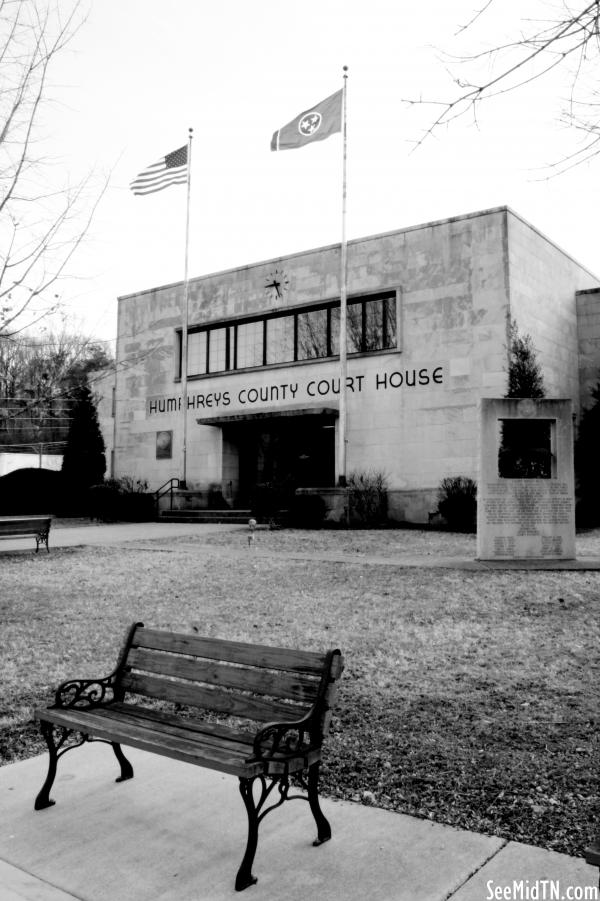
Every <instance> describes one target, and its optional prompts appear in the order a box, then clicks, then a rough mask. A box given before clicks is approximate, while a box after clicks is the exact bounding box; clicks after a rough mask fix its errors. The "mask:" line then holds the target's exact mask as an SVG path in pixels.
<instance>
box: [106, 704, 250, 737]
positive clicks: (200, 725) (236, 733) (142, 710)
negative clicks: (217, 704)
mask: <svg viewBox="0 0 600 901" xmlns="http://www.w3.org/2000/svg"><path fill="white" fill-rule="evenodd" d="M110 706H111V710H116V711H119V714H120V713H121V712H123V713H124V714H125V715H127V716H128V717H132V718H135V719H138V720H142V721H143V720H147V719H151V720H153V721H155V722H162V723H168V724H170V725H173V726H179V725H183V726H184V728H185V729H186V731H188V732H190V733H194V732H201V733H202V734H205V735H214V736H215V737H216V738H219V737H221V738H229V739H231V740H232V741H237V742H239V743H240V744H244V745H247V744H250V745H251V744H252V742H253V740H254V735H255V733H254V732H248V731H244V730H243V729H234V728H232V727H230V726H224V725H222V724H221V723H209V722H207V721H206V720H204V719H196V718H194V719H191V718H189V719H188V718H185V719H183V718H182V717H181V716H180V715H179V714H176V713H166V712H165V711H164V710H156V709H152V708H151V707H143V706H142V705H141V704H125V703H119V702H117V703H114V704H111V705H110Z"/></svg>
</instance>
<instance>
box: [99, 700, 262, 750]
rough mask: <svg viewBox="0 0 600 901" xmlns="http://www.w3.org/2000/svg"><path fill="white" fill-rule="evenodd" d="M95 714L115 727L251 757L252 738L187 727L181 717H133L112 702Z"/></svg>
mask: <svg viewBox="0 0 600 901" xmlns="http://www.w3.org/2000/svg"><path fill="white" fill-rule="evenodd" d="M157 713H158V712H157ZM94 715H95V716H97V717H99V718H100V719H101V720H107V721H109V722H110V723H111V724H113V727H114V726H116V728H121V724H123V726H124V727H127V728H129V727H132V728H134V729H139V730H140V735H143V734H145V732H148V733H150V734H151V735H154V734H160V735H166V736H171V737H172V738H177V739H178V740H187V741H191V742H194V743H198V744H199V745H201V746H202V747H208V748H211V747H212V748H223V749H224V750H225V752H226V753H228V754H231V755H232V756H235V757H237V756H241V757H242V758H243V759H244V760H245V759H246V758H247V757H251V756H252V739H250V741H249V742H248V741H246V742H241V741H236V740H235V738H233V737H232V736H230V735H227V733H226V732H224V733H223V734H221V735H215V734H213V733H212V732H211V731H210V730H206V731H205V730H204V729H200V728H195V729H194V728H190V729H188V728H187V722H186V720H182V719H179V721H175V722H168V721H166V720H165V719H163V718H162V717H161V716H160V714H159V715H157V716H149V717H144V718H141V717H137V716H132V715H131V713H129V712H128V711H127V710H126V709H123V708H121V709H120V710H115V709H113V706H112V705H110V706H109V707H97V708H96V709H95V710H94Z"/></svg>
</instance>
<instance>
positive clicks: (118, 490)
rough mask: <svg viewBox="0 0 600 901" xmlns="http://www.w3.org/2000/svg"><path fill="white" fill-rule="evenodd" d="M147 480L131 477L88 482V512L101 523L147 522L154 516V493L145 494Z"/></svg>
mask: <svg viewBox="0 0 600 901" xmlns="http://www.w3.org/2000/svg"><path fill="white" fill-rule="evenodd" d="M147 487H148V483H147V482H145V481H142V480H140V479H135V480H134V479H133V478H131V476H123V478H121V479H107V480H106V481H105V482H103V483H102V484H100V485H92V487H91V488H90V489H89V491H88V492H87V497H88V508H89V514H90V516H92V517H93V518H94V519H100V520H103V521H104V522H115V521H116V520H124V521H125V522H148V521H150V520H153V519H155V518H156V505H155V501H154V495H153V494H148V493H147V491H146V489H147Z"/></svg>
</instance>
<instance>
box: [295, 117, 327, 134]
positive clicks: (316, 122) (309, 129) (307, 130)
mask: <svg viewBox="0 0 600 901" xmlns="http://www.w3.org/2000/svg"><path fill="white" fill-rule="evenodd" d="M322 120H323V117H322V115H321V113H307V114H306V115H305V116H302V118H301V119H300V121H299V122H298V131H299V132H300V134H301V135H307V136H310V135H314V133H315V132H316V131H318V129H319V128H320V126H321V122H322Z"/></svg>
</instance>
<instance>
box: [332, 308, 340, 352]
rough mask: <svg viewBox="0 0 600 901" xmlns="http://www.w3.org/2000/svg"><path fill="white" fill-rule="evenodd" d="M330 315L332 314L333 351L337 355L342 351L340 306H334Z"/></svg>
mask: <svg viewBox="0 0 600 901" xmlns="http://www.w3.org/2000/svg"><path fill="white" fill-rule="evenodd" d="M330 315H331V353H332V354H336V355H337V354H339V352H340V308H339V307H332V309H331V314H330Z"/></svg>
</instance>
